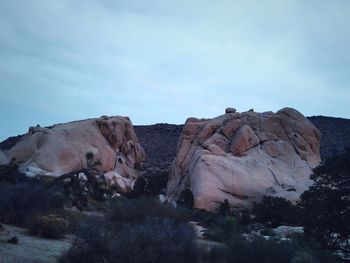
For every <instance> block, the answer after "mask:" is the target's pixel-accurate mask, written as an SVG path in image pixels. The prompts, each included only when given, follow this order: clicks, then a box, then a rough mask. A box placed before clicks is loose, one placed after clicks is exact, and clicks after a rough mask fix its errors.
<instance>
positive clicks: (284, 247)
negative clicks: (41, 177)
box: [0, 117, 350, 263]
mask: <svg viewBox="0 0 350 263" xmlns="http://www.w3.org/2000/svg"><path fill="white" fill-rule="evenodd" d="M316 118H318V117H316ZM311 120H312V121H313V122H315V121H316V120H317V121H320V122H319V123H318V124H317V125H319V126H318V127H319V128H320V127H321V128H320V129H321V131H322V133H323V134H324V131H323V130H322V129H325V128H324V126H325V124H324V123H323V122H322V120H320V119H312V118H311ZM317 125H316V126H317ZM342 125H343V124H341V123H340V124H339V127H338V128H339V129H340V128H341V127H343V126H342ZM338 128H337V129H336V130H338ZM136 129H137V128H136ZM327 129H329V128H327ZM158 131H159V136H161V135H162V134H163V133H164V134H168V135H169V137H166V138H168V139H169V138H170V139H171V140H174V138H175V137H176V136H179V134H180V132H179V131H178V130H177V128H176V127H172V126H169V127H167V126H166V125H165V126H159V127H158ZM140 132H141V133H142V132H144V138H143V139H146V138H148V137H150V136H151V133H150V131H149V130H147V129H146V128H143V127H140V129H139V131H137V133H138V136H139V138H141V137H142V135H141V136H140V135H139V134H140ZM343 135H344V134H343ZM343 135H342V136H343ZM327 136H328V135H326V137H323V140H328V142H329V144H327V145H328V146H327V147H328V148H327V149H330V150H325V148H324V146H323V148H322V149H321V151H322V155H323V156H328V155H331V154H332V153H333V150H334V152H336V151H335V149H336V148H337V144H336V143H337V142H336V141H335V140H334V139H333V138H332V136H331V134H330V135H329V136H328V137H327ZM346 138H347V137H346V134H345V135H344V136H343V137H342V141H344V142H346V140H347V139H346ZM17 139H18V138H14V139H13V140H17ZM143 139H142V138H141V140H143ZM177 139H178V138H177ZM177 139H176V141H177ZM11 143H12V141H11V140H10V141H8V142H6V145H5V146H6V147H10V144H11ZM157 143H159V142H157ZM157 143H152V142H149V143H148V144H149V148H147V149H148V150H147V149H146V152H147V151H148V154H149V152H151V153H152V154H153V157H152V154H151V160H149V161H148V164H147V163H146V169H145V171H144V175H143V176H142V177H140V179H139V180H138V181H137V183H136V186H135V190H134V191H133V192H132V193H131V194H130V195H128V196H127V197H128V198H125V197H118V198H112V197H111V194H110V193H111V189H108V187H107V186H106V185H105V184H104V182H103V179H100V178H99V177H98V176H97V178H98V179H96V180H95V179H92V180H89V178H87V180H86V181H84V182H82V181H81V179H80V178H79V175H78V174H77V173H75V174H72V175H70V176H69V177H67V179H69V182H64V181H60V182H59V183H57V184H55V185H54V186H52V187H47V184H44V183H43V182H39V181H37V180H28V179H27V178H26V177H24V176H23V175H21V174H19V173H18V172H17V168H16V167H13V166H2V167H0V200H1V201H0V221H1V222H4V223H9V224H15V225H18V226H23V227H26V228H27V229H28V230H29V233H31V234H34V235H40V236H43V237H46V238H62V237H63V236H64V235H65V234H66V233H74V234H75V241H74V244H73V245H72V247H71V249H70V250H69V251H68V252H67V253H66V254H65V255H63V256H62V258H61V259H60V261H61V262H62V263H66V262H194V263H195V262H203V263H211V262H223V263H225V262H238V263H239V262H246V263H249V262H269V263H273V262H287V263H288V262H291V263H298V262H299V263H301V262H314V263H317V262H319V263H322V262H329V263H331V262H339V261H338V259H336V258H335V257H334V256H332V254H333V253H334V252H341V253H343V255H349V244H348V240H349V237H350V224H349V222H350V211H349V210H350V198H349V196H350V192H349V191H350V173H349V171H350V164H349V162H350V151H347V152H345V150H344V147H342V150H341V152H343V154H342V155H340V156H337V157H334V158H332V159H329V160H328V161H325V162H324V163H323V165H322V166H320V167H318V168H316V169H315V171H314V175H313V179H314V180H315V181H316V184H315V185H314V186H313V187H311V188H310V190H308V191H306V192H305V193H304V194H303V195H302V198H301V201H300V202H299V203H298V204H296V205H293V204H291V203H290V202H289V201H287V200H284V199H282V198H273V197H264V198H263V200H262V202H261V203H259V204H256V205H254V207H253V208H252V210H251V211H245V210H244V211H236V212H234V213H233V212H232V211H231V208H230V205H229V204H228V202H223V203H222V204H221V205H220V206H219V208H218V210H217V212H216V213H208V212H205V211H198V210H195V209H193V208H192V207H193V201H194V200H193V195H192V193H191V191H190V190H185V191H184V192H183V193H182V194H181V196H180V198H179V200H178V202H177V204H178V207H177V208H176V209H175V208H173V207H171V206H168V205H165V204H161V203H159V202H158V201H156V200H155V199H154V198H151V197H154V196H157V195H159V194H160V193H163V192H164V188H165V186H166V181H167V178H166V174H167V171H168V170H167V169H168V168H169V164H170V162H168V160H172V159H173V155H175V153H173V152H171V151H170V150H167V149H165V150H164V151H163V150H159V149H157V147H155V146H154V145H157ZM151 144H152V145H153V146H152V145H151ZM163 144H166V140H165V141H162V143H161V145H163ZM322 145H324V142H323V143H322ZM171 148H172V149H174V148H173V146H171ZM169 149H170V148H169ZM175 149H176V147H175ZM332 149H333V150H332ZM165 155H166V156H165ZM86 157H87V159H91V160H93V157H94V156H89V155H87V156H86ZM163 158H165V159H163ZM162 160H166V161H162ZM157 165H160V169H154V167H157ZM92 168H93V165H92ZM91 173H93V171H91ZM91 178H92V177H91ZM145 197H146V198H145ZM67 206H68V207H72V206H73V207H78V208H79V209H80V210H92V212H95V214H96V215H95V216H93V217H91V216H87V215H85V214H83V213H81V212H78V211H70V210H67V209H65V207H67ZM96 212H97V213H96ZM189 221H196V222H198V223H199V224H200V225H202V226H204V227H205V228H206V229H207V230H206V232H205V235H204V237H205V240H206V241H210V242H213V243H211V244H210V245H208V244H205V243H204V245H203V243H201V242H199V243H198V242H197V241H196V238H195V234H194V229H193V228H192V226H191V225H190V224H188V222H189ZM279 225H289V226H304V234H293V235H290V236H288V239H286V240H282V239H281V238H280V237H278V236H276V234H275V233H274V232H273V230H272V228H274V227H277V226H279ZM258 230H259V232H260V233H261V234H262V235H265V236H270V238H269V239H266V238H265V237H262V236H260V235H259V234H257V232H258ZM17 241H18V240H17ZM208 248H210V249H208Z"/></svg>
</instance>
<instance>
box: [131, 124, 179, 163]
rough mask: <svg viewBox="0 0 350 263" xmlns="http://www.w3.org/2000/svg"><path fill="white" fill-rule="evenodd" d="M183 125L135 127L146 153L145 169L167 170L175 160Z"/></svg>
mask: <svg viewBox="0 0 350 263" xmlns="http://www.w3.org/2000/svg"><path fill="white" fill-rule="evenodd" d="M182 128H183V125H174V124H167V123H159V124H154V125H142V126H141V125H137V126H134V129H135V132H136V135H137V138H138V140H139V142H140V144H141V145H142V147H143V149H144V150H145V152H146V155H147V160H146V163H145V168H151V167H157V168H161V169H167V168H168V167H169V166H170V164H171V162H172V161H173V160H174V158H175V155H176V150H177V142H178V140H179V137H180V134H181V131H182Z"/></svg>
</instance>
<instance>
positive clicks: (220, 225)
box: [204, 216, 243, 242]
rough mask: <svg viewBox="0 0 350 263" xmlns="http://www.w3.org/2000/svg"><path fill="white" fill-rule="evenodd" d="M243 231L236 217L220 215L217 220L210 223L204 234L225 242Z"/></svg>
mask: <svg viewBox="0 0 350 263" xmlns="http://www.w3.org/2000/svg"><path fill="white" fill-rule="evenodd" d="M242 232H243V231H242V228H241V226H240V225H239V224H238V223H237V221H236V220H235V218H233V217H230V216H226V217H222V216H220V217H217V219H216V221H215V222H212V223H211V224H210V225H209V227H208V229H207V231H206V232H205V233H204V236H205V237H206V238H207V239H210V240H214V241H218V242H225V241H227V240H230V239H231V238H232V237H233V236H237V235H240V234H242Z"/></svg>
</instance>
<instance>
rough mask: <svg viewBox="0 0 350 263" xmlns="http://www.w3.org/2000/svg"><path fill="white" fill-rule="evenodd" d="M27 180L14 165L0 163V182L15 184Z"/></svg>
mask: <svg viewBox="0 0 350 263" xmlns="http://www.w3.org/2000/svg"><path fill="white" fill-rule="evenodd" d="M29 180H30V179H29V178H28V177H26V176H25V175H24V174H22V173H20V172H18V167H17V166H16V165H0V182H3V183H11V184H16V183H19V182H26V181H29Z"/></svg>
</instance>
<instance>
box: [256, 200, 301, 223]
mask: <svg viewBox="0 0 350 263" xmlns="http://www.w3.org/2000/svg"><path fill="white" fill-rule="evenodd" d="M252 213H253V215H254V216H255V221H256V222H258V223H262V224H264V225H266V226H268V227H277V226H280V225H283V224H286V225H298V224H300V219H301V216H300V215H301V209H300V207H298V206H294V205H292V203H291V202H290V201H288V200H286V199H284V198H281V197H272V196H264V197H263V199H262V201H261V202H260V203H256V204H254V206H253V208H252Z"/></svg>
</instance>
